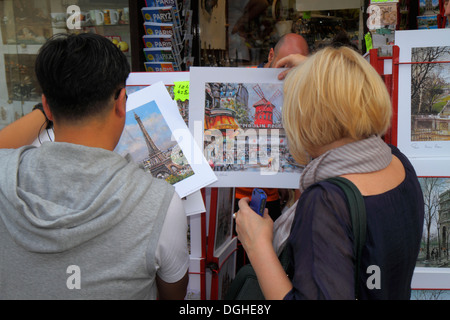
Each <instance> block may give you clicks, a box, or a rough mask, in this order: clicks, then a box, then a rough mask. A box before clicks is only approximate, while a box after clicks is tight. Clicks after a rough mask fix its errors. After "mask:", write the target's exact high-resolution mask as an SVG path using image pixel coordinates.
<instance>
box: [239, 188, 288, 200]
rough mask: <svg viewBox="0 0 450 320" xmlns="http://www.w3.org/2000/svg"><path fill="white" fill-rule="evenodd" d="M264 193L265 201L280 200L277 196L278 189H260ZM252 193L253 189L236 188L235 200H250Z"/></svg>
mask: <svg viewBox="0 0 450 320" xmlns="http://www.w3.org/2000/svg"><path fill="white" fill-rule="evenodd" d="M262 189H263V190H264V192H265V193H266V194H267V201H275V200H278V199H279V198H280V196H279V194H278V189H273V188H262ZM252 191H253V188H236V189H235V193H236V195H235V196H236V199H242V198H245V197H248V198H251V197H252Z"/></svg>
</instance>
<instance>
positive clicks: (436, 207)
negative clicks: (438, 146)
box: [416, 177, 450, 268]
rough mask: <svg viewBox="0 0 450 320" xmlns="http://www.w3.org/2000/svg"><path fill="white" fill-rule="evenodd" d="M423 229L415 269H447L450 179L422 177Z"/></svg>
mask: <svg viewBox="0 0 450 320" xmlns="http://www.w3.org/2000/svg"><path fill="white" fill-rule="evenodd" d="M419 181H420V186H421V188H422V192H423V200H424V204H425V216H424V229H423V234H422V242H421V246H420V252H419V257H418V259H417V264H416V266H417V267H432V268H448V267H450V257H449V251H448V248H449V242H450V178H447V177H421V178H419Z"/></svg>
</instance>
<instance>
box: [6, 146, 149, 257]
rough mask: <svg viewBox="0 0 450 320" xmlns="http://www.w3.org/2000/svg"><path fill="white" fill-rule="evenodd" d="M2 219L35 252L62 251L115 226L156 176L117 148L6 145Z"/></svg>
mask: <svg viewBox="0 0 450 320" xmlns="http://www.w3.org/2000/svg"><path fill="white" fill-rule="evenodd" d="M0 171H1V173H0V176H1V177H5V178H2V179H1V181H0V206H1V210H0V219H1V220H2V221H3V223H4V225H5V226H6V228H7V230H8V232H9V233H10V235H11V237H12V238H13V239H14V241H15V242H16V243H17V244H18V245H20V246H22V247H24V248H25V249H26V250H28V251H31V252H39V253H59V252H64V251H66V250H69V249H71V248H74V247H76V246H79V245H81V244H83V243H85V242H86V241H89V240H90V239H93V238H95V237H97V236H98V235H100V234H102V233H104V232H106V231H108V230H109V229H110V228H112V227H114V226H115V225H116V224H117V223H119V222H120V221H121V220H122V219H124V218H125V217H126V216H127V215H128V214H129V212H131V211H133V209H134V208H135V206H136V204H137V203H139V199H141V198H142V197H144V196H145V194H146V193H147V192H148V190H149V188H151V185H152V181H154V179H152V178H151V176H150V175H149V178H148V179H147V178H146V179H143V178H142V175H147V174H146V173H144V172H143V171H142V170H141V169H139V167H138V166H137V165H136V164H135V163H133V162H132V160H131V159H130V158H124V157H122V156H120V155H118V154H117V153H115V152H111V151H107V150H103V149H98V148H89V147H85V146H80V145H74V144H69V143H57V142H46V143H44V144H43V145H42V146H41V147H39V148H36V147H30V146H27V147H22V148H20V149H16V150H11V149H10V150H0Z"/></svg>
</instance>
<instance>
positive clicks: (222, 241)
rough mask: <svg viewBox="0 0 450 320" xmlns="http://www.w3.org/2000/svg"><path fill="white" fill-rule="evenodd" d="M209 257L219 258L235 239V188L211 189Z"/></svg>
mask: <svg viewBox="0 0 450 320" xmlns="http://www.w3.org/2000/svg"><path fill="white" fill-rule="evenodd" d="M209 203H210V210H209V220H208V223H209V232H208V256H209V257H217V256H218V254H219V252H220V251H221V250H222V248H223V247H225V246H227V245H228V243H229V242H230V241H231V239H232V237H233V213H234V188H210V202H209Z"/></svg>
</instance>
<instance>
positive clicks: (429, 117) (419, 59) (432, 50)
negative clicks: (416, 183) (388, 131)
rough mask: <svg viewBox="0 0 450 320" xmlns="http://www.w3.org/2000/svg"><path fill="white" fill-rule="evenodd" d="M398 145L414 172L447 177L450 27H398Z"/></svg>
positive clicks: (449, 156)
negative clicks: (400, 29)
mask: <svg viewBox="0 0 450 320" xmlns="http://www.w3.org/2000/svg"><path fill="white" fill-rule="evenodd" d="M395 43H396V45H398V46H399V48H400V57H399V60H400V61H399V63H400V66H399V101H398V119H399V120H398V147H399V148H400V150H402V152H403V153H405V154H406V155H407V156H408V158H409V159H410V160H411V162H412V164H413V166H414V168H415V169H416V172H417V174H418V175H419V176H450V167H449V166H448V163H449V161H450V102H449V101H450V89H449V88H450V63H449V62H450V29H437V30H409V31H397V32H396V33H395Z"/></svg>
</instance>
